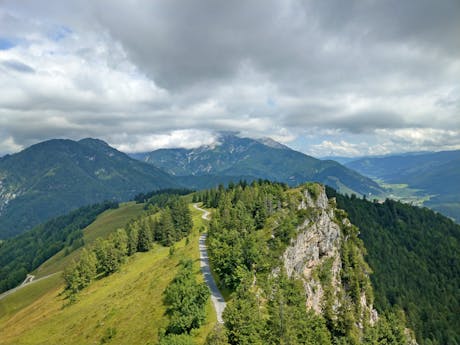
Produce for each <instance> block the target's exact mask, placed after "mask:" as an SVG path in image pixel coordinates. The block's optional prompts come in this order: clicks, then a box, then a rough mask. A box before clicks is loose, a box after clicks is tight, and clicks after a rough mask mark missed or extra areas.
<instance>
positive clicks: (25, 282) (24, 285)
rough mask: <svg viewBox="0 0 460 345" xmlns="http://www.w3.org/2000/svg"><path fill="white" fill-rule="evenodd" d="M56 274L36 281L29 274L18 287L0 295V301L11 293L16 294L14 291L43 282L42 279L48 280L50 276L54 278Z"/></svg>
mask: <svg viewBox="0 0 460 345" xmlns="http://www.w3.org/2000/svg"><path fill="white" fill-rule="evenodd" d="M57 273H59V272H57ZM57 273H52V274H49V275H47V276H44V277H41V278H38V279H35V276H33V275H29V274H28V275H27V278H26V279H25V280H24V281H23V282H22V284H21V285H19V286H17V287H15V288H13V289H11V290H8V291H5V292H4V293H2V294H0V300H1V299H3V298H5V297H6V296H8V295H11V294H12V293H14V292H16V291H18V290H20V289H22V288H24V287H26V286H29V285H30V284H34V283H36V282H39V281H40V280H43V279H46V278H49V277H51V276H54V275H55V274H57Z"/></svg>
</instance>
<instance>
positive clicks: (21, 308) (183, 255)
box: [0, 204, 216, 345]
mask: <svg viewBox="0 0 460 345" xmlns="http://www.w3.org/2000/svg"><path fill="white" fill-rule="evenodd" d="M134 206H136V208H135V209H134V208H133V205H132V204H130V205H126V206H125V208H124V210H122V211H121V212H124V213H125V215H126V216H129V215H128V214H129V213H131V215H135V214H137V211H138V210H139V206H140V205H134ZM142 206H143V205H142ZM115 211H118V210H115ZM191 212H192V214H193V224H194V226H193V230H192V233H191V234H190V236H189V239H188V240H185V239H184V240H182V241H180V242H178V243H177V244H176V245H175V252H174V255H172V256H171V255H170V250H169V249H168V248H167V247H162V246H160V245H154V246H153V248H152V249H151V250H150V251H148V252H145V253H136V254H134V255H133V256H131V257H129V258H128V261H127V262H125V263H124V264H123V265H122V266H121V268H120V270H119V271H118V272H116V273H114V274H112V275H110V276H108V277H105V278H102V279H99V280H96V281H94V282H93V283H92V284H91V285H90V286H89V287H87V288H86V289H84V290H83V291H81V292H80V293H79V294H78V300H77V302H76V303H74V304H71V305H68V306H65V307H63V306H64V305H65V304H67V301H66V300H65V295H64V294H62V291H63V288H64V282H63V280H62V278H61V276H60V275H54V276H52V277H50V278H47V279H44V280H41V281H39V282H36V283H33V284H31V285H29V286H27V287H25V288H23V289H21V290H19V291H18V292H16V293H14V294H12V295H9V296H7V297H6V298H4V299H2V300H0V334H1V335H2V336H1V337H0V344H14V345H22V344H24V345H25V344H34V345H37V344H102V343H105V342H109V341H110V344H157V343H158V332H159V330H160V329H161V328H165V327H166V326H167V324H168V317H167V316H166V315H165V311H166V307H165V305H164V303H163V291H164V290H165V289H166V287H167V286H168V284H169V283H170V282H171V281H172V279H173V278H174V276H175V275H176V273H177V272H178V269H179V262H180V261H181V260H183V259H192V260H193V262H194V264H193V270H194V272H195V275H196V278H197V279H199V280H202V275H201V272H200V270H199V260H198V259H199V251H198V237H199V229H201V228H202V226H204V224H203V220H202V219H201V213H200V212H199V211H196V210H194V209H192V208H191ZM110 213H111V214H110ZM117 216H118V217H117ZM121 219H123V220H124V221H126V218H124V216H122V215H121V213H120V212H111V211H108V212H107V213H105V214H103V215H101V216H100V217H99V218H98V220H97V221H96V222H94V223H93V224H92V225H91V226H90V227H88V228H87V229H86V230H85V237H87V236H89V234H90V233H91V232H92V233H93V234H94V232H96V231H98V232H100V233H101V234H103V233H104V234H107V233H108V232H109V229H115V228H117V227H118V226H119V225H122V223H123V222H122V221H121ZM53 259H54V261H55V262H56V264H55V265H54V266H53V265H48V267H47V268H46V269H47V270H48V272H51V271H52V270H53V269H52V268H51V267H54V268H55V269H58V268H59V267H60V265H61V264H62V262H61V263H60V264H58V262H59V261H60V258H53ZM44 266H46V264H45V265H44ZM43 269H44V268H43V267H42V268H41V269H39V270H38V271H39V272H41V271H43ZM206 311H207V319H206V321H205V324H204V325H203V326H202V327H201V328H199V329H198V330H195V331H192V337H193V338H194V339H195V341H196V343H197V344H203V343H204V340H205V337H206V335H207V334H208V333H209V332H210V330H211V329H212V328H213V327H214V324H215V321H216V320H215V313H214V311H213V309H212V306H211V303H210V302H209V301H208V303H207V305H206Z"/></svg>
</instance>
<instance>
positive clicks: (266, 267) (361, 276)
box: [196, 182, 411, 345]
mask: <svg viewBox="0 0 460 345" xmlns="http://www.w3.org/2000/svg"><path fill="white" fill-rule="evenodd" d="M196 200H202V201H203V202H204V203H205V205H206V206H207V207H212V208H215V209H216V211H215V212H214V213H213V217H212V221H211V224H210V229H209V253H210V260H211V264H212V267H213V269H214V271H215V273H216V275H217V276H218V278H219V280H220V283H221V286H222V287H224V288H226V289H228V290H230V291H232V292H233V294H232V296H233V298H232V300H231V301H230V302H229V303H228V305H227V308H226V310H225V311H224V320H225V324H224V327H225V330H224V331H222V332H221V333H218V332H216V333H217V335H216V338H217V336H218V335H220V337H221V338H220V339H222V344H273V345H274V344H381V343H382V341H385V343H387V344H408V343H410V342H411V340H410V338H411V337H410V335H409V333H410V332H409V331H408V330H406V329H405V324H404V317H403V316H402V314H401V313H400V312H396V313H394V312H388V313H381V314H380V315H377V313H376V311H375V310H374V308H373V298H374V297H373V289H372V286H371V283H370V280H369V274H370V272H371V271H370V269H369V267H368V265H367V263H366V262H365V260H364V253H365V249H364V246H363V243H362V242H361V240H360V239H359V238H358V229H357V228H356V227H355V226H354V225H352V224H351V223H350V222H349V221H348V219H347V218H346V215H345V213H344V212H343V211H341V210H338V209H337V208H336V206H335V201H334V200H328V198H327V197H326V194H325V189H324V187H323V186H321V185H318V184H307V185H302V186H300V187H299V188H295V189H289V188H288V187H287V186H286V185H280V184H273V183H269V182H256V183H253V184H251V185H250V186H249V185H246V184H244V183H243V184H238V185H234V186H233V185H232V186H230V188H229V189H224V188H219V189H215V190H211V191H206V192H202V193H199V194H198V195H197V197H196ZM222 334H224V335H222Z"/></svg>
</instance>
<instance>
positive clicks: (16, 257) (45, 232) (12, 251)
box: [0, 201, 118, 292]
mask: <svg viewBox="0 0 460 345" xmlns="http://www.w3.org/2000/svg"><path fill="white" fill-rule="evenodd" d="M114 208H118V203H117V202H113V201H107V202H103V203H98V204H94V205H90V206H84V207H80V208H79V209H77V210H75V211H72V212H70V213H68V214H67V215H64V216H60V217H56V218H53V219H51V220H49V221H47V222H46V223H44V224H41V225H38V226H36V227H35V228H33V229H31V230H29V231H27V232H25V233H23V234H21V235H18V236H16V237H13V238H11V239H7V240H5V241H4V242H2V244H1V245H0V292H3V291H6V290H9V289H11V288H13V287H15V286H17V285H18V284H19V283H21V282H22V281H23V280H24V279H25V277H26V275H27V273H29V272H31V271H33V270H34V269H36V268H37V267H38V266H40V265H41V264H42V263H43V262H45V261H46V260H48V259H49V258H50V257H52V256H53V255H54V254H56V253H57V252H59V251H60V250H62V249H64V248H65V250H66V252H67V253H69V252H71V251H74V250H75V249H77V248H79V247H81V246H83V244H84V241H83V229H84V228H85V227H87V226H88V225H89V224H91V223H92V222H94V220H95V219H96V217H97V216H98V215H99V214H101V213H102V212H104V211H106V210H107V209H114Z"/></svg>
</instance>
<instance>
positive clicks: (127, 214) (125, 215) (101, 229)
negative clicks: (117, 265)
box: [32, 202, 144, 278]
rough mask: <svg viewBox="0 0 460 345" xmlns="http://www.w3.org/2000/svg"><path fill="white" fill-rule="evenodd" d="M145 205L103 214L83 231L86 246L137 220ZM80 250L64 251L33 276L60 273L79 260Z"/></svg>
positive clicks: (128, 204) (38, 269)
mask: <svg viewBox="0 0 460 345" xmlns="http://www.w3.org/2000/svg"><path fill="white" fill-rule="evenodd" d="M143 206H144V205H143V204H136V203H134V202H128V203H123V204H120V207H119V208H117V209H115V210H112V209H111V210H107V211H105V212H103V213H102V214H101V215H99V217H97V219H96V220H95V221H94V222H93V223H92V224H90V225H89V226H88V227H86V228H85V229H84V230H83V238H84V241H85V245H86V246H88V245H90V244H91V243H93V242H94V241H95V240H96V238H98V237H104V238H105V237H107V236H108V235H109V234H110V233H111V232H113V231H115V230H117V229H118V228H122V227H124V226H125V225H126V224H127V223H128V222H129V221H130V220H131V219H133V218H136V217H137V216H139V215H140V214H141V213H142V210H143ZM79 255H80V250H75V251H74V252H72V253H70V254H69V255H67V256H66V255H65V254H64V250H61V251H60V252H59V253H57V254H56V255H54V256H53V257H51V258H50V259H49V260H47V261H45V262H44V263H43V264H42V265H41V266H40V267H39V268H37V269H36V270H35V271H34V272H32V274H34V275H35V276H36V278H40V277H44V276H47V275H49V274H52V273H56V272H60V271H62V270H63V269H64V267H66V266H67V265H68V264H69V263H70V262H71V261H72V260H74V259H76V258H78V256H79Z"/></svg>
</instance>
